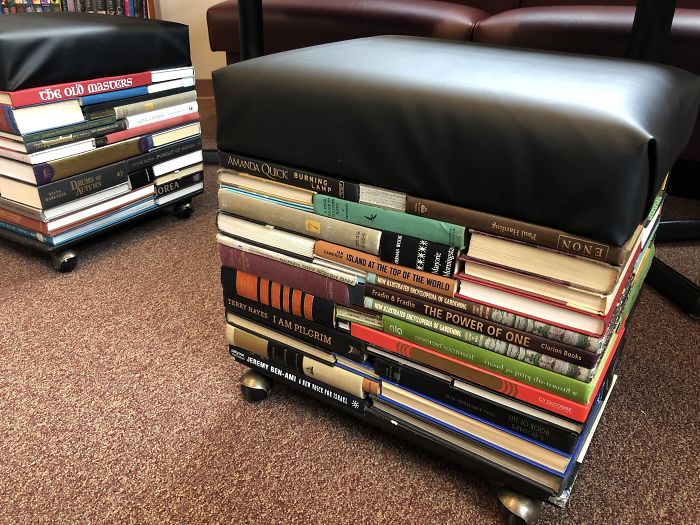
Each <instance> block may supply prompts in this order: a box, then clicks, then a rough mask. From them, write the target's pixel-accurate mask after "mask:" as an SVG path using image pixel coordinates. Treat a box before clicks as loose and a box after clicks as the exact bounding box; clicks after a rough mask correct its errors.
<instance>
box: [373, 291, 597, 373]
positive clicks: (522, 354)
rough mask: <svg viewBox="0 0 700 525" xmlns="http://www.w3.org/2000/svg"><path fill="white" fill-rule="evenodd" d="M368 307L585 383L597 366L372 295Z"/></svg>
mask: <svg viewBox="0 0 700 525" xmlns="http://www.w3.org/2000/svg"><path fill="white" fill-rule="evenodd" d="M365 307H366V308H370V309H372V310H374V311H376V312H379V313H381V314H384V315H387V316H390V317H392V318H395V319H400V320H402V321H405V322H407V323H410V324H411V325H413V326H419V327H422V328H425V329H427V330H431V331H433V332H436V333H439V334H442V335H445V336H447V337H449V338H451V339H456V340H459V341H464V342H465V343H468V344H470V345H473V346H474V347H477V348H478V349H479V352H482V351H486V352H492V353H494V354H498V355H500V356H506V357H508V358H510V359H513V360H515V361H519V362H521V363H526V364H528V365H532V366H534V367H537V368H539V369H542V370H546V371H551V372H555V373H556V374H561V375H562V376H566V377H570V378H573V379H576V380H577V381H582V382H584V383H588V382H590V381H591V379H592V378H593V374H594V370H591V369H590V368H583V367H581V366H577V365H574V364H572V363H568V362H566V361H561V360H560V359H556V358H554V357H550V356H547V355H543V354H541V353H539V352H535V351H533V350H527V349H525V348H523V347H521V346H518V345H516V344H512V343H508V342H506V341H501V340H499V339H496V338H494V337H490V336H488V335H485V334H480V333H477V332H474V331H473V330H467V329H464V328H461V327H457V326H454V325H452V324H449V323H446V322H443V321H438V320H436V319H433V318H431V317H427V316H425V315H421V314H417V313H415V312H411V311H408V310H405V309H403V308H399V307H397V306H395V305H393V304H388V303H384V302H382V301H377V300H375V299H372V298H371V297H365ZM491 357H493V356H489V355H488V354H484V355H483V356H482V359H483V360H484V361H486V360H488V359H490V358H491Z"/></svg>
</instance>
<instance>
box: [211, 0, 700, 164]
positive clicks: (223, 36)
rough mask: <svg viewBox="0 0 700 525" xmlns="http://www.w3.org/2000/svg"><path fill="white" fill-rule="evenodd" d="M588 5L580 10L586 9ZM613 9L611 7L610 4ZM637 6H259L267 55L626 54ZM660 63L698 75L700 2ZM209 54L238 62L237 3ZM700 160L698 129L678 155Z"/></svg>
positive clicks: (540, 2) (511, 2)
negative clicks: (345, 50)
mask: <svg viewBox="0 0 700 525" xmlns="http://www.w3.org/2000/svg"><path fill="white" fill-rule="evenodd" d="M584 4H585V5H584ZM610 4H615V5H610ZM635 4H636V1H635V0H616V1H613V2H604V1H600V0H599V1H596V0H582V1H576V0H559V1H544V0H455V1H443V0H322V1H320V0H263V20H264V25H263V27H264V34H265V52H266V53H275V52H279V51H286V50H289V49H296V48H299V47H306V46H311V45H316V44H322V43H327V42H334V41H338V40H346V39H351V38H359V37H364V36H375V35H384V34H395V35H413V36H426V37H434V38H445V39H451V40H465V41H472V42H479V43H486V44H495V45H505V46H515V47H528V48H535V49H545V50H551V51H563V52H571V53H586V54H596V55H604V56H619V57H622V56H624V54H625V51H626V47H627V41H628V37H629V34H630V31H631V27H632V21H633V19H634V5H635ZM676 5H677V7H678V8H677V9H676V13H675V16H674V20H673V27H672V30H671V35H670V38H669V41H668V44H667V46H666V53H665V58H664V62H665V63H667V64H670V65H674V66H677V67H681V68H683V69H687V70H689V71H691V72H693V73H696V74H700V0H677V2H676ZM207 24H208V29H209V42H210V46H211V49H212V51H224V52H226V57H227V61H228V63H232V62H236V61H238V59H239V32H238V6H237V0H225V1H224V2H221V3H219V4H216V5H214V6H212V7H210V8H209V9H208V11H207ZM682 158H684V159H687V160H692V161H700V126H698V125H696V128H695V132H694V133H693V136H692V138H691V140H690V143H689V144H688V147H687V148H686V150H685V152H684V153H683V155H682Z"/></svg>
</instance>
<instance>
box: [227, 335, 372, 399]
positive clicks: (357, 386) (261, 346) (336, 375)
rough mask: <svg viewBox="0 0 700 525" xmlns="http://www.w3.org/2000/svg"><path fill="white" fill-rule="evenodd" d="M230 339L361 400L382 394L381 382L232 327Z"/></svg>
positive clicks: (239, 345) (241, 346) (242, 346)
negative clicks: (367, 378) (380, 389)
mask: <svg viewBox="0 0 700 525" xmlns="http://www.w3.org/2000/svg"><path fill="white" fill-rule="evenodd" d="M226 339H227V340H228V343H229V345H231V346H234V347H236V348H243V349H244V350H248V351H249V352H252V353H254V354H256V355H258V356H260V357H263V358H267V359H270V360H271V361H272V362H273V363H277V364H280V365H282V366H287V367H289V368H291V369H292V370H294V371H297V372H302V373H303V374H304V376H306V377H310V378H314V379H316V380H318V381H321V382H323V383H325V384H328V385H330V386H332V387H334V388H338V389H339V390H342V391H343V392H347V393H348V394H352V395H354V396H356V397H358V398H364V397H366V396H367V393H369V392H372V393H378V392H379V384H378V383H377V382H373V381H369V380H366V379H365V378H364V377H363V376H361V375H359V374H356V373H354V372H350V371H349V370H345V369H344V368H341V367H339V366H335V365H329V364H326V363H322V362H321V361H320V360H318V359H314V358H312V357H309V356H307V355H306V354H304V353H303V352H302V351H300V350H297V349H296V348H292V347H290V346H288V345H286V344H283V343H280V342H279V341H272V340H269V339H266V338H264V337H260V336H258V335H255V334H253V333H251V332H248V331H247V330H243V329H241V328H238V327H235V326H233V325H230V324H227V325H226Z"/></svg>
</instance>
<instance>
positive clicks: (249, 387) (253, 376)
mask: <svg viewBox="0 0 700 525" xmlns="http://www.w3.org/2000/svg"><path fill="white" fill-rule="evenodd" d="M240 381H241V393H242V394H243V397H244V398H245V399H246V401H250V402H252V403H258V402H260V401H264V400H265V399H267V398H268V397H269V396H270V393H271V392H272V381H271V380H270V379H269V378H268V377H265V376H264V375H262V374H258V373H257V372H255V371H254V370H247V371H246V372H244V373H243V375H242V376H241V380H240Z"/></svg>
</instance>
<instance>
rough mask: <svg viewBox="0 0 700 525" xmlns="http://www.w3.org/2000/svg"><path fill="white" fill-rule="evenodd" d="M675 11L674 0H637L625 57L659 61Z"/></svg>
mask: <svg viewBox="0 0 700 525" xmlns="http://www.w3.org/2000/svg"><path fill="white" fill-rule="evenodd" d="M675 11H676V0H638V1H637V9H636V11H635V13H634V23H633V24H632V33H631V34H630V39H629V43H628V46H627V58H634V59H637V60H647V61H649V62H661V59H662V58H663V55H664V48H665V46H666V41H667V40H668V35H669V34H670V33H671V24H672V22H673V13H674V12H675Z"/></svg>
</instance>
